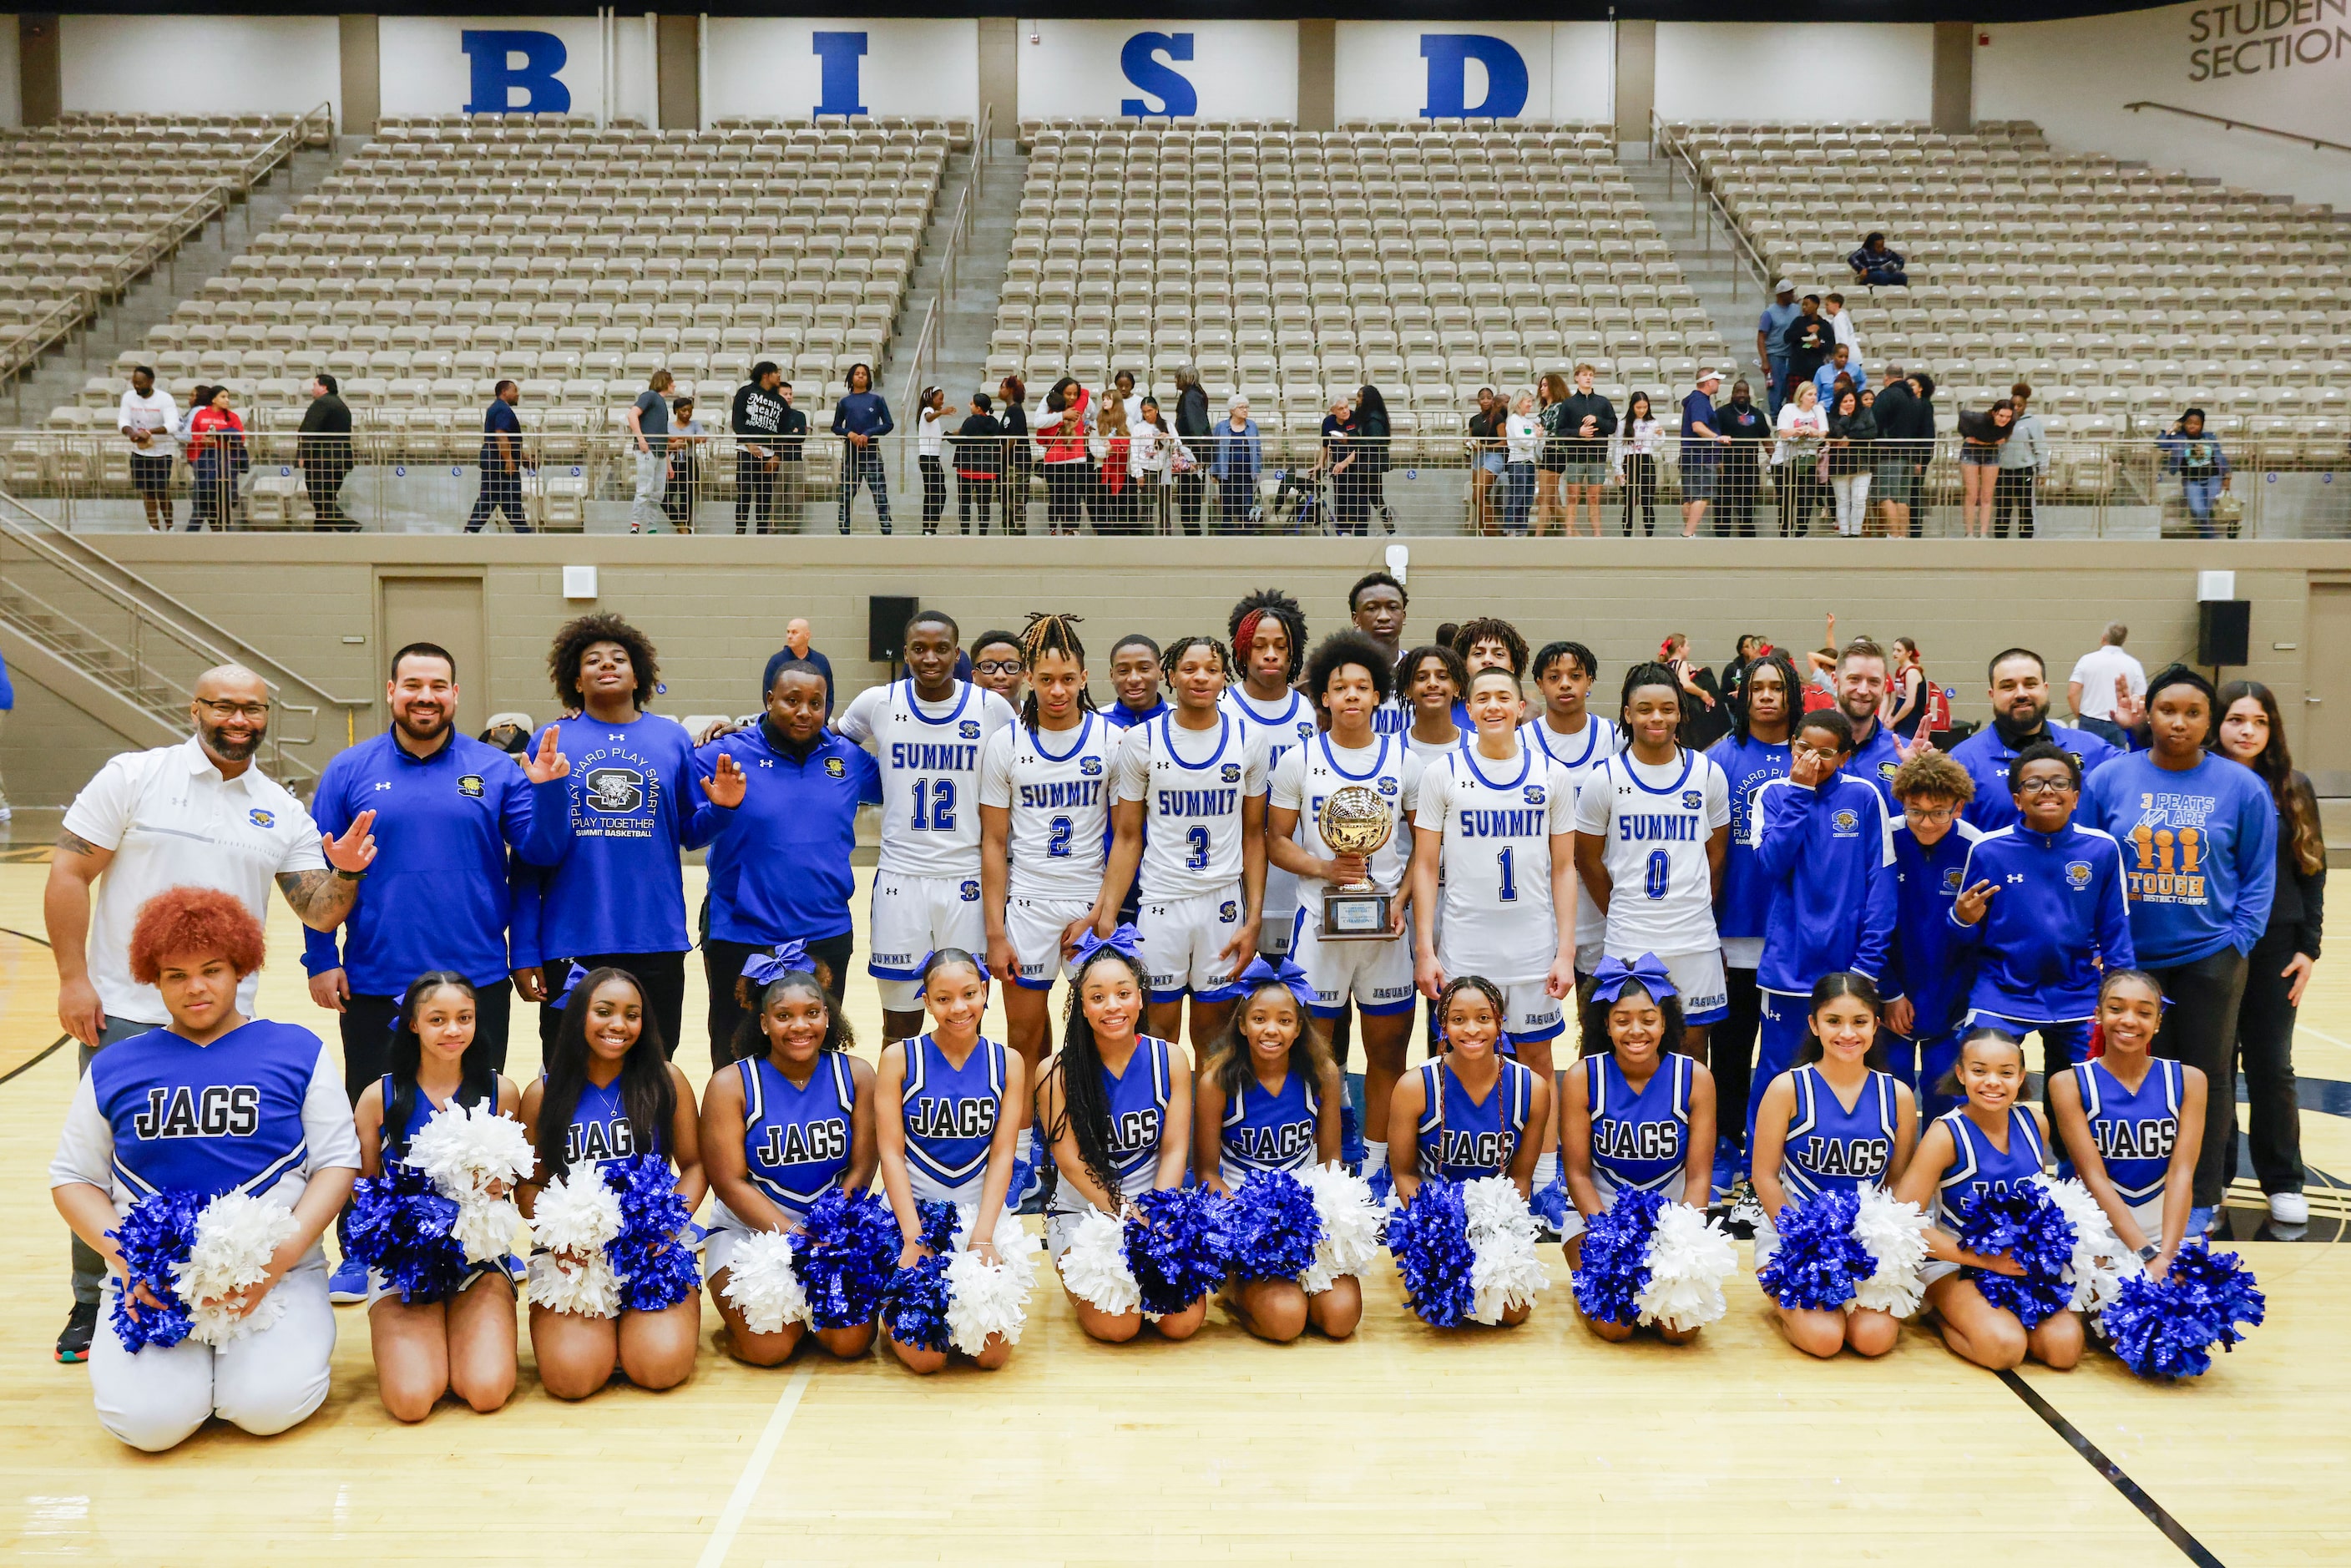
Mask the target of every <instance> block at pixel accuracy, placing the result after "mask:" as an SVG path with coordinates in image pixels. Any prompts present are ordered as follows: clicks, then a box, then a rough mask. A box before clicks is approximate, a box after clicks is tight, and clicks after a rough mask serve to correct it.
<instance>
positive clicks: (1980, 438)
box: [1959, 398, 2016, 539]
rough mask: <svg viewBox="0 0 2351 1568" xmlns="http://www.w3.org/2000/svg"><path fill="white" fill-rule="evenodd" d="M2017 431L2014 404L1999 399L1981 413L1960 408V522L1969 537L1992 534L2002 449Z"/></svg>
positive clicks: (1985, 537) (2004, 399) (1986, 536)
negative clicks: (1995, 492)
mask: <svg viewBox="0 0 2351 1568" xmlns="http://www.w3.org/2000/svg"><path fill="white" fill-rule="evenodd" d="M2013 434H2016V406H2015V405H2014V404H2013V403H2011V402H2009V401H2008V400H2007V399H2006V398H2002V399H2001V400H2000V401H1999V402H1995V403H1993V404H1992V405H1991V407H1990V408H1988V409H1986V410H1984V411H1983V412H1982V413H1977V412H1976V411H1975V410H1974V409H1971V408H1970V409H1961V410H1960V411H1959V522H1960V527H1961V528H1963V529H1964V530H1965V533H1966V537H1967V538H1971V539H1976V538H1984V539H1988V538H1991V497H1992V491H1993V490H1994V489H1996V488H1997V487H1998V486H1999V484H2000V454H2001V448H2002V447H2004V446H2006V445H2007V444H2008V440H2009V437H2010V436H2011V435H2013Z"/></svg>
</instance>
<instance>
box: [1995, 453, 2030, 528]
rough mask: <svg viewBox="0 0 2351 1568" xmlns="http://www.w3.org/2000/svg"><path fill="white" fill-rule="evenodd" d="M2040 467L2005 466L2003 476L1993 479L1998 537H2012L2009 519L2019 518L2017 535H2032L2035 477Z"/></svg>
mask: <svg viewBox="0 0 2351 1568" xmlns="http://www.w3.org/2000/svg"><path fill="white" fill-rule="evenodd" d="M2037 472H2038V471H2037V470H2035V469H2032V468H2003V469H2001V471H2000V477H1999V478H1997V479H1994V480H1993V481H1992V482H1991V531H1992V534H1993V536H1994V537H1995V538H2003V539H2004V538H2008V519H2009V518H2010V517H2011V516H2013V517H2015V518H2016V537H2017V538H2021V539H2029V538H2032V481H2033V478H2034V476H2035V475H2036V473H2037Z"/></svg>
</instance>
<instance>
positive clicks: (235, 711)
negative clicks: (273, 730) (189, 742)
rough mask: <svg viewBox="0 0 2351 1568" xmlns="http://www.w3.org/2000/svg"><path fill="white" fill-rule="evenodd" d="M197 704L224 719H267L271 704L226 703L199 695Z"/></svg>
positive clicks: (215, 716) (216, 716)
mask: <svg viewBox="0 0 2351 1568" xmlns="http://www.w3.org/2000/svg"><path fill="white" fill-rule="evenodd" d="M196 706H198V707H200V708H203V709H204V711H205V712H207V713H209V714H211V715H212V716H214V718H217V719H221V720H224V721H225V720H228V719H232V718H249V719H256V720H258V719H265V718H267V717H268V716H269V705H268V704H267V703H224V702H214V700H213V699H212V698H210V697H198V698H197V699H196Z"/></svg>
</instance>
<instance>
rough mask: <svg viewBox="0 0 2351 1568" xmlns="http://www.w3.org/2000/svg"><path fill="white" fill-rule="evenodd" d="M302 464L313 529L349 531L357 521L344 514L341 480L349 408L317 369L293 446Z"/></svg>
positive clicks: (347, 464) (345, 471)
mask: <svg viewBox="0 0 2351 1568" xmlns="http://www.w3.org/2000/svg"><path fill="white" fill-rule="evenodd" d="M294 455H295V457H296V459H297V460H298V461H299V462H300V464H301V465H302V489H303V492H304V493H305V494H306V495H308V497H310V527H311V528H312V529H313V530H314V531H321V530H323V531H331V532H348V531H350V529H353V528H358V527H359V525H358V524H357V523H355V522H353V521H351V519H350V518H349V517H345V516H344V515H343V503H342V494H341V492H342V487H343V480H344V479H345V478H346V477H348V476H350V471H351V409H350V404H349V403H347V402H344V401H343V398H342V389H341V387H340V385H339V384H338V383H337V382H336V381H335V378H334V377H332V376H330V375H329V374H328V373H327V372H326V371H319V373H318V374H317V375H315V376H313V377H311V378H310V406H309V407H308V408H306V409H304V410H303V411H302V428H301V431H300V432H299V434H298V437H297V439H296V442H295V446H294Z"/></svg>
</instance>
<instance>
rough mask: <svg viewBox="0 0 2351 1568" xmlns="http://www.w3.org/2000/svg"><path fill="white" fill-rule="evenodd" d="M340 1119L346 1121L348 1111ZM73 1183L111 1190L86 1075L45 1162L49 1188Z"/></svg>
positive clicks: (108, 1145)
mask: <svg viewBox="0 0 2351 1568" xmlns="http://www.w3.org/2000/svg"><path fill="white" fill-rule="evenodd" d="M343 1119H344V1120H345V1121H346V1122H348V1121H350V1113H348V1112H346V1113H345V1114H344V1118H343ZM76 1182H88V1183H89V1185H90V1186H94V1187H96V1188H98V1189H99V1191H100V1192H111V1191H112V1190H113V1189H114V1129H113V1128H112V1127H111V1126H110V1125H108V1124H107V1120H106V1118H105V1117H104V1116H102V1115H100V1114H99V1110H98V1081H97V1080H96V1079H94V1078H92V1077H90V1075H89V1073H87V1072H85V1073H83V1074H82V1075H81V1082H79V1083H78V1084H76V1085H75V1086H74V1093H73V1099H72V1101H71V1102H70V1103H68V1105H67V1106H66V1123H65V1125H64V1127H62V1128H61V1129H59V1130H58V1133H57V1153H56V1154H55V1155H52V1156H50V1159H49V1186H51V1187H53V1188H54V1187H60V1186H73V1184H74V1183H76Z"/></svg>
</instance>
